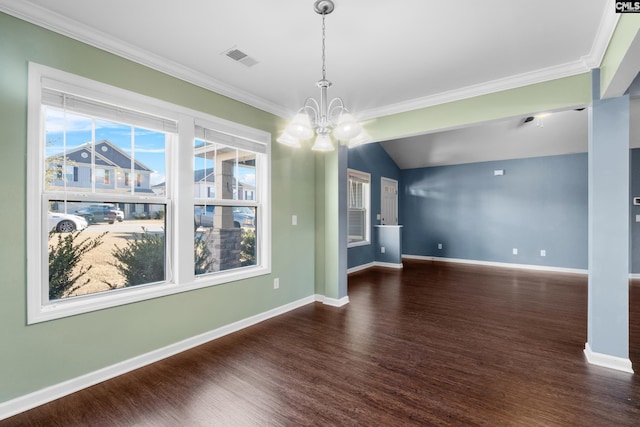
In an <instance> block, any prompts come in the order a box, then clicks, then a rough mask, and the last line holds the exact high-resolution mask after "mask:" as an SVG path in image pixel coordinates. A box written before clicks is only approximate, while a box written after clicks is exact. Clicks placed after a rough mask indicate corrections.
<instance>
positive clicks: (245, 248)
mask: <svg viewBox="0 0 640 427" xmlns="http://www.w3.org/2000/svg"><path fill="white" fill-rule="evenodd" d="M241 238H242V241H241V242H240V265H242V266H243V267H244V266H247V265H255V264H256V233H255V231H254V230H251V229H248V228H243V229H242V237H241Z"/></svg>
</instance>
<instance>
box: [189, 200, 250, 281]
mask: <svg viewBox="0 0 640 427" xmlns="http://www.w3.org/2000/svg"><path fill="white" fill-rule="evenodd" d="M257 226H258V222H257V220H256V208H255V207H248V206H220V205H196V206H195V207H194V234H195V238H194V242H195V247H194V251H195V268H194V271H195V274H196V275H200V274H206V273H214V272H217V271H224V270H231V269H235V268H241V267H247V266H252V265H256V264H257V251H256V247H257V246H256V235H257Z"/></svg>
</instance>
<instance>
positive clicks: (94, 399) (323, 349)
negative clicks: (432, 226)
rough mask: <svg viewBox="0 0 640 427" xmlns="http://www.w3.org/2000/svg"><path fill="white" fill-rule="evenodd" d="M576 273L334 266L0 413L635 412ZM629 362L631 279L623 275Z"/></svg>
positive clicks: (637, 302)
mask: <svg viewBox="0 0 640 427" xmlns="http://www.w3.org/2000/svg"><path fill="white" fill-rule="evenodd" d="M586 281H587V278H586V276H581V275H572V274H555V273H544V272H534V271H523V270H511V269H498V268H490V267H478V266H465V265H454V264H446V263H438V262H425V261H405V268H404V269H403V270H401V271H396V270H385V269H373V270H368V271H364V272H360V273H356V274H353V275H351V276H350V277H349V297H350V299H351V303H350V304H348V305H347V306H345V307H342V308H334V307H329V306H325V305H322V304H319V303H315V304H309V305H307V306H305V307H302V308H300V309H297V310H295V311H292V312H290V313H287V314H285V315H283V316H280V317H277V318H275V319H271V320H268V321H265V322H263V323H261V324H259V325H256V326H253V327H250V328H247V329H245V330H243V331H240V332H238V333H235V334H233V335H230V336H227V337H224V338H221V339H219V340H216V341H214V342H211V343H208V344H205V345H203V346H200V347H198V348H195V349H193V350H190V351H187V352H185V353H182V354H179V355H177V356H174V357H171V358H169V359H166V360H164V361H161V362H158V363H156V364H154V365H151V366H148V367H145V368H142V369H139V370H136V371H134V372H131V373H129V374H126V375H123V376H121V377H118V378H115V379H113V380H110V381H106V382H104V383H102V384H99V385H96V386H94V387H91V388H89V389H86V390H83V391H81V392H78V393H75V394H73V395H71V396H67V397H65V398H62V399H59V400H57V401H55V402H52V403H49V404H46V405H43V406H41V407H39V408H35V409H33V410H31V411H28V412H25V413H23V414H20V415H18V416H15V417H13V418H9V419H7V420H4V421H2V422H0V425H2V426H17V425H20V426H25V425H26V426H31V425H35V426H75V425H91V426H133V425H135V426H218V425H219V426H308V425H314V426H333V425H364V426H400V425H420V426H431V425H454V426H473V425H485V426H574V425H575V426H638V425H640V378H639V375H638V374H636V375H630V374H626V373H622V372H618V371H614V370H610V369H606V368H600V367H596V366H592V365H588V364H587V363H586V360H585V357H584V355H583V348H584V344H585V342H586V334H587V331H586V325H587V283H586ZM630 294H631V310H630V341H631V351H630V354H631V360H632V362H633V365H634V369H635V370H636V371H639V370H640V284H636V283H634V284H632V285H631V292H630Z"/></svg>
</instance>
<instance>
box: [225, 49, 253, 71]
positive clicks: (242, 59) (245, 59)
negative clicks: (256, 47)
mask: <svg viewBox="0 0 640 427" xmlns="http://www.w3.org/2000/svg"><path fill="white" fill-rule="evenodd" d="M224 54H225V55H227V56H228V57H229V58H231V59H233V60H234V61H236V62H239V63H241V64H243V65H246V66H247V67H253V66H254V65H256V64H257V63H258V61H257V60H255V59H254V58H252V57H250V56H249V55H247V54H246V53H244V52H243V51H241V50H240V49H236V48H235V47H232V48H231V49H229V50H227V51H226V52H225V53H224Z"/></svg>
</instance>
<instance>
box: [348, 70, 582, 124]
mask: <svg viewBox="0 0 640 427" xmlns="http://www.w3.org/2000/svg"><path fill="white" fill-rule="evenodd" d="M587 71H589V68H588V67H587V66H586V65H585V63H584V62H583V61H582V60H578V61H574V62H571V63H568V64H563V65H557V66H553V67H548V68H544V69H542V70H537V71H533V72H528V73H523V74H517V75H515V76H509V77H506V78H503V79H498V80H492V81H489V82H485V83H480V84H477V85H472V86H467V87H464V88H461V89H455V90H450V91H446V92H440V93H437V94H435V95H429V96H425V97H422V98H415V99H412V100H409V101H406V102H399V103H397V104H391V105H388V106H384V107H381V108H373V109H370V110H365V111H361V112H360V114H358V119H359V120H371V119H375V118H378V117H383V116H389V115H392V114H398V113H406V112H407V111H412V110H418V109H421V108H426V107H433V106H435V105H440V104H446V103H448V102H454V101H460V100H463V99H468V98H474V97H476V96H482V95H488V94H490V93H494V92H500V91H503V90H509V89H515V88H518V87H522V86H528V85H532V84H536V83H542V82H545V81H549V80H555V79H559V78H563V77H571V76H574V75H576V74H582V73H585V72H587Z"/></svg>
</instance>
